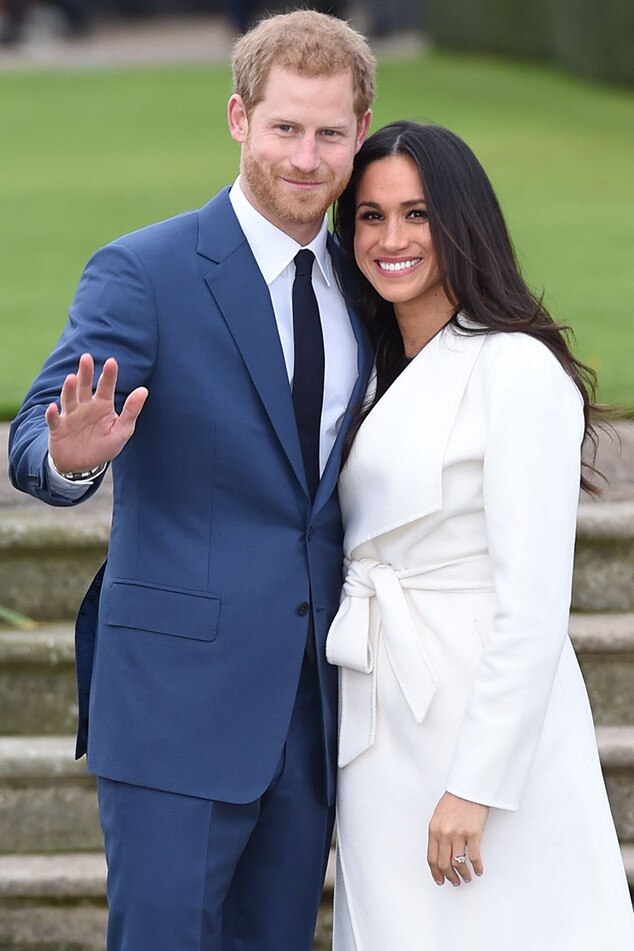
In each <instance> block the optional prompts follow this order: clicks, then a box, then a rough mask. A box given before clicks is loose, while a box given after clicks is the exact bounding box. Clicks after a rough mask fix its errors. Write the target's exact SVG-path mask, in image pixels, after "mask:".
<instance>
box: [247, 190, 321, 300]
mask: <svg viewBox="0 0 634 951" xmlns="http://www.w3.org/2000/svg"><path fill="white" fill-rule="evenodd" d="M229 200H230V201H231V205H232V206H233V210H234V212H235V215H236V218H237V219H238V224H239V225H240V227H241V228H242V230H243V231H244V235H245V237H246V239H247V241H248V242H249V246H250V248H251V251H252V252H253V257H254V258H255V260H256V263H257V265H258V267H259V268H260V271H261V272H262V277H263V278H264V280H265V281H266V283H267V285H268V286H269V287H270V286H271V284H272V283H273V281H274V280H275V279H276V278H278V277H279V276H280V274H281V273H282V271H284V270H285V269H286V268H287V267H288V265H289V264H290V263H291V262H292V261H293V258H294V257H295V255H296V254H297V252H298V251H301V250H302V247H303V245H301V244H298V243H297V241H295V239H294V238H291V236H290V235H288V234H286V232H284V231H280V229H279V228H276V227H275V225H274V224H271V222H270V221H268V220H267V219H266V218H265V217H264V215H261V214H260V212H259V211H256V209H255V208H254V207H253V205H252V204H251V203H250V202H249V200H248V199H247V197H246V195H245V194H244V192H243V191H242V188H241V187H240V176H238V178H237V179H236V180H235V182H234V183H233V186H232V188H231V191H230V192H229ZM327 238H328V219H327V217H326V215H324V220H323V222H322V225H321V228H320V229H319V233H318V234H317V236H316V237H315V238H313V240H312V241H311V242H310V244H307V245H305V247H306V248H308V250H309V251H312V252H313V254H314V255H315V258H316V260H317V263H318V265H319V270H320V271H321V273H322V275H323V278H324V280H325V282H326V284H327V285H328V286H329V287H330V285H331V284H332V281H333V272H332V261H331V260H330V255H329V253H328V246H327Z"/></svg>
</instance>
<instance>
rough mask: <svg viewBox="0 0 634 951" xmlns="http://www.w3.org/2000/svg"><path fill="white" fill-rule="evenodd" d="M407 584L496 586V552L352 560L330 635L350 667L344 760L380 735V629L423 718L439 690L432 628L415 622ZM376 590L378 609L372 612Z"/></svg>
mask: <svg viewBox="0 0 634 951" xmlns="http://www.w3.org/2000/svg"><path fill="white" fill-rule="evenodd" d="M405 589H416V590H419V591H424V590H427V591H446V592H452V591H453V592H463V593H467V592H469V591H487V590H489V591H490V590H492V580H491V568H490V561H489V558H488V556H487V555H477V556H474V557H472V558H463V559H460V560H459V561H452V562H445V563H443V564H439V565H429V566H426V567H422V568H421V567H417V568H408V569H407V570H402V571H399V570H397V569H395V568H393V567H392V566H391V565H388V564H384V563H382V562H379V561H374V560H373V559H371V558H362V559H360V560H358V561H351V562H350V564H349V566H348V572H347V576H346V580H345V583H344V589H343V594H344V597H343V600H342V602H341V605H340V606H339V611H338V612H337V614H336V616H335V619H334V621H333V622H332V625H331V627H330V631H329V633H328V640H327V642H326V656H327V657H328V660H329V662H330V663H331V664H336V665H337V666H339V667H341V668H342V670H341V697H340V704H341V723H340V731H339V766H347V764H348V763H350V762H351V761H352V760H353V759H354V758H355V757H357V756H359V754H360V753H363V752H365V750H367V749H369V748H370V747H371V746H372V744H373V743H374V739H375V735H376V684H377V672H376V653H377V647H378V639H379V636H380V637H382V638H383V644H384V646H385V651H386V654H387V656H388V659H389V662H390V665H391V667H392V670H393V671H394V676H395V677H396V680H397V682H398V685H399V687H400V689H401V692H402V694H403V696H404V698H405V700H406V701H407V704H408V706H409V708H410V710H411V712H412V716H413V717H414V720H415V721H416V723H422V722H423V720H424V719H425V716H426V715H427V711H428V710H429V706H430V704H431V702H432V699H433V697H434V694H435V692H436V687H437V686H438V680H437V678H436V674H435V673H434V668H433V665H432V663H431V661H430V658H429V655H428V653H427V651H426V649H425V643H424V642H425V630H424V627H422V626H421V623H420V621H419V622H418V626H415V625H414V621H413V620H412V616H411V614H410V610H409V607H408V605H407V601H406V600H405V595H404V593H403V592H404V590H405ZM374 597H376V600H377V606H378V612H372V614H371V613H370V599H371V598H374ZM377 615H378V616H377ZM372 617H374V622H371V618H372Z"/></svg>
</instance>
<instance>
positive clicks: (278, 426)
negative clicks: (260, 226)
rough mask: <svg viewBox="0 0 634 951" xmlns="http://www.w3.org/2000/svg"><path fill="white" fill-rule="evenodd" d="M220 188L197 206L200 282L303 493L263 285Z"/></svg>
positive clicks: (284, 379)
mask: <svg viewBox="0 0 634 951" xmlns="http://www.w3.org/2000/svg"><path fill="white" fill-rule="evenodd" d="M228 194H229V190H228V189H225V190H224V191H223V192H220V193H219V194H218V195H216V197H215V198H213V199H212V200H211V201H210V202H209V204H207V205H206V206H205V207H204V208H202V209H201V211H200V218H199V222H200V224H199V241H198V253H199V254H201V255H202V256H204V257H206V258H209V260H211V261H213V262H214V266H213V267H212V268H211V270H210V271H209V272H208V273H207V275H206V276H205V281H206V283H207V286H208V287H209V290H210V291H211V293H212V295H213V297H214V300H215V302H216V304H217V306H218V309H219V310H220V312H221V314H222V316H223V318H224V320H225V322H226V324H227V327H228V328H229V331H230V333H231V335H232V337H233V339H234V340H235V343H236V346H237V347H238V349H239V351H240V353H241V355H242V359H243V360H244V363H245V366H246V368H247V370H248V372H249V375H250V376H251V379H252V380H253V383H254V385H255V387H256V389H257V391H258V394H259V396H260V399H261V400H262V404H263V405H264V408H265V410H266V412H267V414H268V416H269V419H270V420H271V424H272V425H273V428H274V430H275V432H276V434H277V437H278V439H279V441H280V444H281V446H282V448H283V450H284V452H285V453H286V455H287V457H288V459H289V462H290V464H291V466H292V467H293V470H294V472H295V474H296V476H297V478H298V479H299V481H300V483H301V484H302V486H303V487H304V490H305V492H306V493H307V494H308V487H307V485H306V477H305V474H304V465H303V462H302V453H301V447H300V444H299V437H298V435H297V424H296V422H295V413H294V411H293V401H292V398H291V392H290V387H289V384H288V376H287V373H286V365H285V363H284V354H283V352H282V345H281V343H280V338H279V333H278V330H277V324H276V322H275V314H274V313H273V306H272V304H271V298H270V294H269V289H268V287H267V285H266V282H265V281H264V278H263V277H262V274H261V273H260V270H259V268H258V266H257V264H256V262H255V258H254V257H253V254H252V252H251V249H250V247H249V245H248V243H247V241H246V238H245V237H244V234H243V232H242V229H241V228H240V226H239V225H238V221H237V219H236V217H235V214H234V212H233V208H232V207H231V202H230V201H229V197H228Z"/></svg>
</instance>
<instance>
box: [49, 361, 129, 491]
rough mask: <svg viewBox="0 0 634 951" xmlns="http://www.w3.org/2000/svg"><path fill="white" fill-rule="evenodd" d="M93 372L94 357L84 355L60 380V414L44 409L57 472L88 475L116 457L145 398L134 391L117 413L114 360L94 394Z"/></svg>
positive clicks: (55, 409) (53, 406) (105, 367)
mask: <svg viewBox="0 0 634 951" xmlns="http://www.w3.org/2000/svg"><path fill="white" fill-rule="evenodd" d="M94 372H95V365H94V361H93V358H92V357H91V355H90V354H89V353H84V354H82V356H81V357H80V360H79V366H78V368H77V373H69V375H68V376H67V377H66V379H65V380H64V385H63V386H62V392H61V394H60V403H61V410H60V409H59V408H58V406H57V403H51V404H50V406H49V407H48V409H47V410H46V422H47V424H48V451H49V455H50V457H51V460H52V461H53V464H54V465H55V468H56V469H57V470H58V472H86V471H88V470H89V469H93V468H94V467H95V466H98V465H101V464H102V463H104V462H110V460H111V459H114V457H115V456H117V455H118V454H119V453H120V452H121V450H122V449H123V447H124V446H125V444H126V443H127V441H128V439H129V438H130V436H131V435H132V433H133V432H134V428H135V426H136V421H137V419H138V416H139V413H140V412H141V410H142V409H143V405H144V403H145V401H146V399H147V395H148V391H147V389H146V388H145V387H144V386H139V387H137V389H136V390H133V391H132V392H131V393H130V394H129V396H128V397H127V399H126V401H125V403H124V404H123V409H122V410H121V414H120V415H117V412H116V410H115V406H114V395H115V389H116V385H117V373H118V367H117V361H116V360H115V359H114V357H109V358H108V359H107V360H106V362H105V363H104V365H103V370H102V372H101V375H100V377H99V379H98V381H97V388H96V389H95V391H94V393H93V377H94Z"/></svg>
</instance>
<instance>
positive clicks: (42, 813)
mask: <svg viewBox="0 0 634 951" xmlns="http://www.w3.org/2000/svg"><path fill="white" fill-rule="evenodd" d="M102 845H103V839H102V835H101V829H100V826H99V819H98V815H97V798H96V792H95V779H94V777H93V776H91V775H89V774H88V773H87V772H86V765H85V760H80V761H76V760H75V759H74V740H73V739H72V737H70V736H47V737H14V736H10V737H8V736H5V737H0V852H5V853H11V852H38V853H39V852H56V851H60V850H61V851H69V850H75V849H76V850H84V849H85V850H89V849H99V848H101V847H102ZM0 947H1V945H0Z"/></svg>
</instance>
